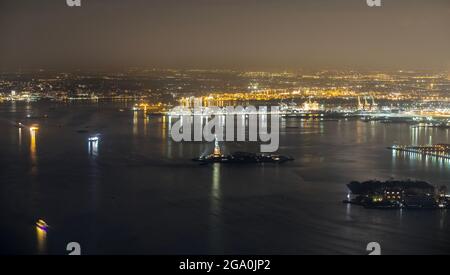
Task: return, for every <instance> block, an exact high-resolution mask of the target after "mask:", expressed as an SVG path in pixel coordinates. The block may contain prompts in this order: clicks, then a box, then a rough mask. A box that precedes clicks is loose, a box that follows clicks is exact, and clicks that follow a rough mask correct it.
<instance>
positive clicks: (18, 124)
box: [15, 122, 25, 129]
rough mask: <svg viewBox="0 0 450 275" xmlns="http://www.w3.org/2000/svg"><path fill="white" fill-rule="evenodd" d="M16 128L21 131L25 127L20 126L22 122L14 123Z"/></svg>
mask: <svg viewBox="0 0 450 275" xmlns="http://www.w3.org/2000/svg"><path fill="white" fill-rule="evenodd" d="M15 126H16V127H17V128H19V129H23V128H25V125H23V124H22V122H18V123H16V125H15Z"/></svg>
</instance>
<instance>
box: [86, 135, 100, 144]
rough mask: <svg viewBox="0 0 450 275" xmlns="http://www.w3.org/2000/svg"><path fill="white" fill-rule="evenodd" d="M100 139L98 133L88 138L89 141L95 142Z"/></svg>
mask: <svg viewBox="0 0 450 275" xmlns="http://www.w3.org/2000/svg"><path fill="white" fill-rule="evenodd" d="M99 140H100V136H99V135H95V136H91V137H89V138H88V141H89V142H97V141H99Z"/></svg>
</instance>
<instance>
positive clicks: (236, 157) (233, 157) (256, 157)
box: [192, 137, 294, 164]
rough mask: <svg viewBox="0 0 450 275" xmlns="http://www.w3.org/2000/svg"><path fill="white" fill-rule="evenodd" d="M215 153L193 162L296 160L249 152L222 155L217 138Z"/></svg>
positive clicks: (278, 161)
mask: <svg viewBox="0 0 450 275" xmlns="http://www.w3.org/2000/svg"><path fill="white" fill-rule="evenodd" d="M214 145H215V146H214V151H213V153H212V154H209V155H207V156H201V157H198V158H194V159H192V160H193V161H196V162H200V163H202V164H209V163H230V164H239V163H244V164H245V163H284V162H288V161H293V160H294V158H292V157H290V156H283V155H277V154H256V153H249V152H236V153H233V154H229V155H224V154H222V151H221V149H220V145H219V142H218V140H217V137H216V139H215V144H214Z"/></svg>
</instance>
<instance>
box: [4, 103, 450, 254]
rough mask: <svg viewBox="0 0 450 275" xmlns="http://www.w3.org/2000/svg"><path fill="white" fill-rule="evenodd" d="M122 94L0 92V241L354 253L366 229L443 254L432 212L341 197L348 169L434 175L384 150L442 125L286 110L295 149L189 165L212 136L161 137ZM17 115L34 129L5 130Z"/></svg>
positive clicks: (365, 175) (437, 134)
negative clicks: (4, 95)
mask: <svg viewBox="0 0 450 275" xmlns="http://www.w3.org/2000/svg"><path fill="white" fill-rule="evenodd" d="M130 106H131V103H129V104H127V103H114V104H112V103H109V104H106V103H102V104H72V105H62V104H42V103H41V104H32V105H26V104H19V103H17V104H16V105H14V104H13V103H4V104H1V105H0V133H1V134H0V252H1V253H2V254H10V253H14V254H22V253H25V254H40V253H42V254H66V253H67V252H66V245H67V243H69V242H71V241H76V242H79V243H80V244H81V246H82V253H84V254H104V253H106V254H117V253H120V254H367V252H366V251H365V249H366V245H367V243H369V242H373V241H376V242H379V243H380V244H381V246H382V252H383V253H385V254H424V253H426V254H442V253H450V226H449V222H450V219H449V213H448V212H446V211H397V210H395V211H381V210H366V209H363V208H360V207H355V206H348V205H344V204H342V203H341V201H342V200H343V199H344V198H345V196H346V193H347V189H346V186H345V184H346V183H348V182H349V181H351V180H367V179H375V178H376V179H382V180H384V179H388V178H390V177H394V178H398V179H406V178H416V179H422V180H427V181H429V182H431V183H432V184H435V185H442V184H446V185H447V186H448V185H449V179H450V163H449V162H444V161H442V160H436V159H432V158H428V159H421V158H418V157H415V156H410V155H393V153H392V152H391V151H389V150H387V149H385V148H386V146H389V145H391V144H393V143H400V144H411V143H414V144H427V143H429V142H432V143H439V142H441V143H444V142H447V143H448V142H449V131H448V130H439V129H421V130H413V129H411V128H410V127H409V125H406V124H381V123H364V122H361V121H345V120H341V121H324V122H320V121H300V120H297V119H288V120H283V125H282V126H283V127H282V129H281V147H280V153H283V154H288V155H292V156H294V157H295V158H296V160H295V162H292V163H287V164H284V165H273V164H270V165H244V166H227V165H220V164H218V165H212V166H200V165H197V164H195V163H192V162H191V161H190V159H191V158H192V157H195V156H198V155H200V154H202V153H205V152H208V151H209V150H212V147H213V145H212V144H206V143H204V144H202V143H175V142H173V141H171V140H170V137H169V134H168V121H167V120H168V119H167V118H162V117H156V118H150V119H148V120H146V119H144V116H143V115H142V114H141V113H138V114H134V113H133V112H130V111H123V112H120V111H119V108H127V107H130ZM27 114H32V115H33V116H34V115H44V114H48V115H49V118H48V119H31V120H26V119H24V118H25V117H26V115H27ZM17 121H22V122H23V123H24V124H26V125H32V124H34V123H36V124H38V125H39V131H37V132H36V134H35V135H33V134H31V132H30V130H29V129H23V130H19V129H18V128H16V127H14V122H17ZM80 130H82V131H81V132H80ZM84 131H87V132H84ZM94 133H101V135H102V138H101V141H100V143H99V144H98V147H97V146H89V144H88V142H87V138H88V137H89V135H90V134H94ZM223 149H224V150H225V151H235V150H249V151H255V150H257V149H258V146H256V145H255V144H228V143H225V144H223ZM39 218H42V219H44V220H45V221H47V223H48V224H49V225H50V226H51V228H50V230H49V232H48V233H47V234H44V233H43V232H40V231H39V230H36V228H35V225H34V224H35V222H36V220H37V219H39Z"/></svg>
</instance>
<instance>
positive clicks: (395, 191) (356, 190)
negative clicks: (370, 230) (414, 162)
mask: <svg viewBox="0 0 450 275" xmlns="http://www.w3.org/2000/svg"><path fill="white" fill-rule="evenodd" d="M347 187H348V189H349V190H350V193H349V194H348V195H347V199H346V200H344V203H348V204H355V205H361V206H363V207H365V208H374V209H402V208H405V209H445V208H448V207H449V200H450V196H449V195H447V187H446V186H442V187H440V188H439V189H438V190H437V189H436V188H435V187H434V186H433V185H431V184H429V183H428V182H425V181H412V180H405V181H399V180H389V181H384V182H381V181H374V180H373V181H365V182H358V181H353V182H351V183H349V184H347Z"/></svg>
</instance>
